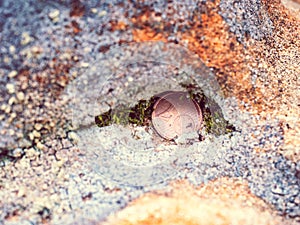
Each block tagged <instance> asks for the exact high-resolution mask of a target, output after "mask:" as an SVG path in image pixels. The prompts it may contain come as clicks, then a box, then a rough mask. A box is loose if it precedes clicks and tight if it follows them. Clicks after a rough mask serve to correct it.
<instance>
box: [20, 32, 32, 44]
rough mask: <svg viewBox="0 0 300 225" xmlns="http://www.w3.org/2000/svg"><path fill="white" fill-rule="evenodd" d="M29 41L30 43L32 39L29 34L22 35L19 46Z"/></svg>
mask: <svg viewBox="0 0 300 225" xmlns="http://www.w3.org/2000/svg"><path fill="white" fill-rule="evenodd" d="M31 41H32V38H31V37H30V35H29V33H27V32H24V33H22V38H21V45H27V44H29V43H30V42H31Z"/></svg>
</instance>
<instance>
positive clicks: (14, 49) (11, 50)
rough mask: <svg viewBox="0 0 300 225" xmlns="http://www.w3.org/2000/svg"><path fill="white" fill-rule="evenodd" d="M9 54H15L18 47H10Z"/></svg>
mask: <svg viewBox="0 0 300 225" xmlns="http://www.w3.org/2000/svg"><path fill="white" fill-rule="evenodd" d="M9 52H10V54H14V53H15V52H16V47H15V46H13V45H11V46H9Z"/></svg>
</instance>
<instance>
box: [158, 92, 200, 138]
mask: <svg viewBox="0 0 300 225" xmlns="http://www.w3.org/2000/svg"><path fill="white" fill-rule="evenodd" d="M201 123H202V113H201V109H200V107H199V105H198V104H197V102H195V101H194V100H193V99H191V98H190V96H189V94H188V93H187V92H182V91H178V92H174V91H172V92H167V93H164V94H162V95H161V97H160V98H159V99H158V100H157V102H156V103H155V104H154V107H153V112H152V125H153V127H154V129H155V131H156V132H157V133H158V134H159V135H160V136H161V137H163V138H165V139H167V140H172V139H175V138H176V137H179V136H181V135H182V134H186V133H191V132H196V131H198V130H199V129H200V126H201Z"/></svg>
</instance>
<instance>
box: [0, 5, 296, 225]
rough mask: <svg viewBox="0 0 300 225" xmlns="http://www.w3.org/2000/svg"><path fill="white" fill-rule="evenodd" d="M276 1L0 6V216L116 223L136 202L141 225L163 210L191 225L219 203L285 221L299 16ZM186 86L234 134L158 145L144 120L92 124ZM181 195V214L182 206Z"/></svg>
mask: <svg viewBox="0 0 300 225" xmlns="http://www.w3.org/2000/svg"><path fill="white" fill-rule="evenodd" d="M283 3H284V5H282V4H281V2H280V1H277V0H276V1H264V0H261V1H252V0H243V1H239V2H237V1H198V2H191V1H174V2H169V3H167V2H166V1H155V2H154V1H153V2H152V1H149V2H148V1H147V2H142V1H102V3H101V4H100V3H99V2H98V1H86V2H85V1H79V0H67V1H60V0H57V1H52V2H51V3H50V2H48V1H34V0H25V1H21V0H20V1H11V0H5V1H1V2H0V30H1V33H0V43H1V44H0V54H1V61H0V75H1V76H0V104H1V106H0V107H1V108H0V110H1V114H0V132H1V135H0V155H1V162H0V163H1V168H0V169H1V170H0V189H1V192H0V199H1V201H0V223H4V224H41V223H44V224H97V223H99V222H100V221H104V220H105V219H106V218H107V216H108V215H110V214H111V216H110V217H109V221H112V222H113V221H124V224H127V223H126V220H123V218H122V217H123V216H124V215H126V214H127V213H133V214H135V210H137V209H139V208H141V209H144V208H143V207H144V206H145V211H143V213H145V214H144V215H145V221H146V222H145V224H150V223H151V221H152V217H151V216H154V215H153V214H155V218H162V219H161V221H162V222H164V221H165V220H164V219H166V218H167V217H169V216H168V214H165V213H164V212H165V211H164V210H165V209H170V210H174V208H173V207H172V206H173V205H176V204H178V210H179V212H182V213H184V214H185V215H186V214H188V213H191V214H190V216H191V218H192V219H191V221H187V220H183V221H181V220H180V219H181V218H178V221H175V220H174V221H172V223H174V224H176V222H178V224H180V223H179V222H182V223H184V222H185V223H184V224H188V222H190V224H193V223H192V222H193V221H197V218H194V216H195V217H196V215H195V214H196V213H195V211H194V210H195V209H196V208H197V207H199V209H203V210H208V211H209V212H210V213H212V215H215V213H218V212H219V213H220V214H218V215H223V213H224V212H226V210H227V208H228V206H232V208H231V209H232V210H230V212H228V213H226V215H228V216H227V217H223V216H222V219H223V222H225V223H228V224H230V223H233V222H234V221H238V222H240V221H246V222H248V223H249V224H253V220H252V219H257V221H256V222H257V223H261V224H263V223H266V224H268V223H269V224H296V223H299V221H300V219H299V218H300V211H299V205H300V193H299V185H300V175H299V174H300V161H299V160H300V142H299V140H300V138H299V131H300V122H299V114H300V111H299V99H300V96H299V95H300V93H299V76H298V74H299V73H300V71H299V68H300V67H299V64H300V56H299V54H300V53H299V52H300V50H299V49H300V37H299V36H300V31H299V29H300V26H299V25H300V22H299V18H298V17H297V14H295V13H294V12H292V11H291V5H292V3H291V1H283ZM293 4H295V5H297V4H298V3H297V1H293ZM298 5H299V4H298ZM298 5H297V6H298ZM285 7H286V8H285ZM190 80H193V81H194V82H196V83H197V84H198V88H201V89H202V90H203V92H204V93H205V95H207V96H209V97H211V98H212V99H213V100H214V101H215V102H217V104H218V105H219V106H220V108H221V109H222V112H223V114H224V117H225V118H226V119H227V120H228V121H229V122H230V123H231V124H233V125H234V126H235V127H236V131H235V132H232V133H231V134H227V135H221V136H218V137H216V136H213V135H209V134H205V135H204V136H205V140H204V141H199V140H194V139H192V140H191V141H190V142H189V143H185V142H183V143H181V142H176V143H167V142H164V141H161V140H160V139H159V138H158V137H157V136H155V133H154V132H153V130H152V129H151V126H150V127H148V126H145V127H134V126H125V127H124V126H121V127H120V126H116V125H113V126H109V127H105V128H103V129H100V128H98V127H96V126H94V123H93V122H94V121H93V120H94V116H96V115H99V113H102V112H105V111H106V110H108V109H109V108H110V107H112V108H113V107H114V106H115V105H117V103H120V102H121V103H126V104H128V105H132V104H136V103H137V101H139V100H141V99H149V98H150V97H151V96H152V95H153V94H157V93H159V92H161V91H165V90H169V89H171V90H182V89H184V88H183V87H182V86H181V85H180V83H181V82H186V81H188V82H189V81H190ZM212 110H213V109H212ZM224 177H229V178H224ZM174 180H186V181H185V182H189V183H192V184H193V185H195V189H194V187H191V186H190V185H189V184H186V183H185V182H184V184H181V185H175V186H174V185H169V183H170V182H173V181H174ZM212 180H214V181H213V182H212ZM180 182H181V181H180ZM227 187H228V188H227ZM214 188H216V190H220V191H215V190H212V189H214ZM157 191H159V193H158V194H157ZM147 192H151V193H152V194H148V195H146V196H144V194H145V193H147ZM173 192H174V193H173ZM155 193H156V194H155ZM166 193H167V194H166ZM190 195H191V196H195V199H192V200H190V201H191V205H193V206H195V207H193V210H190V209H189V208H185V207H183V206H182V203H183V202H184V203H185V204H187V202H188V201H189V198H187V196H190ZM143 196H144V197H143ZM149 196H150V198H151V199H149ZM228 196H229V197H228ZM232 196H234V197H232ZM139 197H140V198H139ZM137 198H139V199H138V200H135V199H137ZM202 200H203V201H204V202H207V203H210V202H211V205H209V204H208V206H207V208H206V207H205V206H204V205H198V202H199V201H202ZM221 200H222V202H223V203H222V204H219V203H220V202H219V201H221ZM244 200H245V201H246V203H245V204H244ZM131 202H132V203H131ZM156 203H157V204H161V205H163V206H164V207H163V208H157V207H156V206H155V205H156ZM128 204H130V206H129V207H128V209H126V208H125V210H124V211H123V212H120V211H119V210H120V209H122V208H124V207H125V206H127V205H128ZM216 205H219V206H220V207H219V208H217V209H215V208H216V207H215V206H216ZM169 207H170V208H169ZM240 207H241V208H242V209H243V213H242V214H241V215H240V214H239V215H237V214H236V213H235V212H236V209H237V208H240ZM153 210H154V211H153ZM214 210H216V211H214ZM118 212H120V213H118ZM174 212H175V211H174ZM176 212H177V211H176ZM115 213H116V214H115ZM197 215H198V214H197ZM132 218H133V220H134V219H135V218H136V220H135V221H132V223H138V222H139V218H138V217H132ZM193 218H194V219H195V220H193ZM215 218H216V219H218V217H215ZM149 219H150V222H149ZM167 219H168V218H167ZM185 219H186V218H185ZM127 222H128V221H127ZM113 223H116V222H113ZM182 223H181V224H182ZM117 224H119V223H118V222H117ZM162 224H163V223H162Z"/></svg>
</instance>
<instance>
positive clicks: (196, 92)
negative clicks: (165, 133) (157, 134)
mask: <svg viewBox="0 0 300 225" xmlns="http://www.w3.org/2000/svg"><path fill="white" fill-rule="evenodd" d="M181 86H182V87H184V88H185V89H186V91H187V92H188V93H189V94H190V97H191V98H192V99H194V100H195V101H196V102H197V103H198V104H199V106H200V108H201V111H202V114H203V121H204V127H205V130H206V132H207V133H209V134H214V135H216V136H220V135H223V134H227V133H230V132H232V131H234V130H235V128H234V126H233V125H232V124H230V123H229V122H228V121H227V120H225V119H224V116H223V113H222V110H221V108H220V106H219V105H218V104H217V103H216V102H215V101H214V100H213V99H211V98H208V97H206V96H205V95H204V93H203V91H202V90H201V88H199V87H198V86H197V85H196V84H194V83H192V82H189V83H182V84H181ZM157 100H158V97H156V96H154V97H152V98H150V99H148V100H145V99H142V100H140V101H139V102H138V103H137V104H136V105H134V106H133V107H128V106H125V105H118V106H117V107H115V108H114V109H110V110H109V111H107V112H105V113H103V114H101V115H99V116H96V117H95V123H96V124H97V125H98V126H99V127H105V126H109V125H111V124H121V125H127V124H134V125H137V126H149V125H150V124H151V113H152V111H153V106H154V104H155V102H156V101H157Z"/></svg>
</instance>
